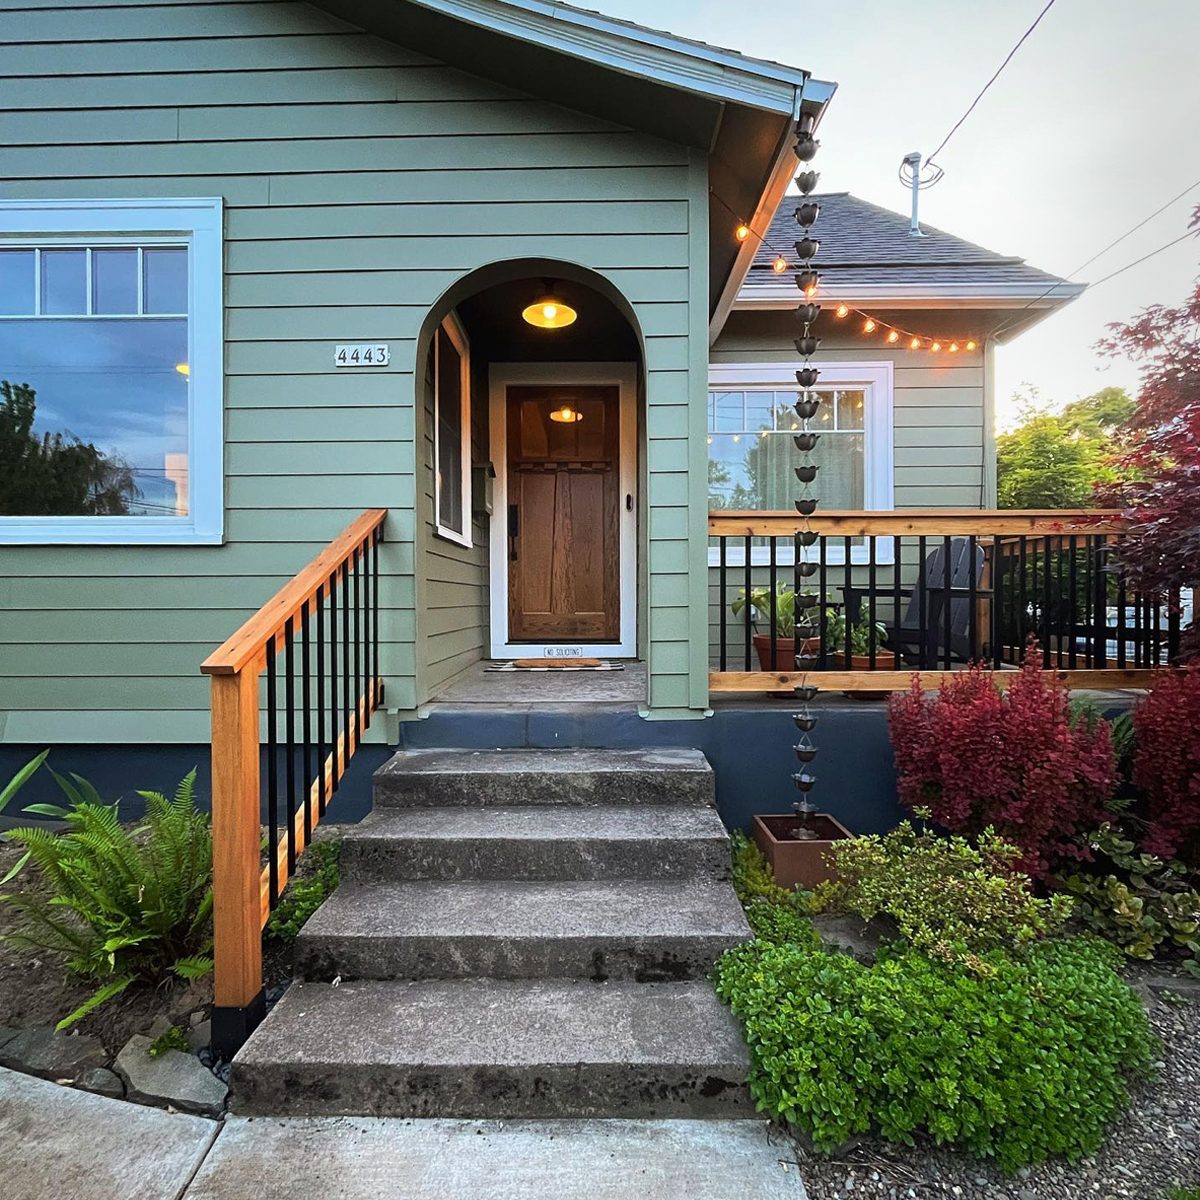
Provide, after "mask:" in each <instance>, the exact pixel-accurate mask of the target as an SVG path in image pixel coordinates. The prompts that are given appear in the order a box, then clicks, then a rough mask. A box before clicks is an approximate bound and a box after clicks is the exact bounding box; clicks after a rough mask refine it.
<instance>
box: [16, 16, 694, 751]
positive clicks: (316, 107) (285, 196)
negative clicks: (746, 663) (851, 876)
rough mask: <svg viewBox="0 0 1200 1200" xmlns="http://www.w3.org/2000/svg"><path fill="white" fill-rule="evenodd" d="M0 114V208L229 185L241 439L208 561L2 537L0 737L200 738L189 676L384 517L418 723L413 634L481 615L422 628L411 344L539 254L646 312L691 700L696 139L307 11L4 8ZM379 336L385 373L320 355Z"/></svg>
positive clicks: (678, 674) (662, 516)
mask: <svg viewBox="0 0 1200 1200" xmlns="http://www.w3.org/2000/svg"><path fill="white" fill-rule="evenodd" d="M25 7H26V6H25V5H22V9H25ZM147 34H152V35H153V36H152V37H148V36H147ZM64 36H65V37H66V38H68V39H69V40H65V41H64V40H63V39H64ZM0 111H2V112H3V120H4V126H3V128H4V136H3V148H2V149H0V177H3V178H4V180H5V184H4V194H5V196H6V197H9V198H13V199H25V198H28V199H34V198H85V199H86V198H104V197H167V196H214V195H215V196H221V197H223V198H224V201H225V204H226V245H225V334H226V341H225V372H226V395H225V403H226V413H225V436H226V455H227V458H226V477H225V505H226V508H225V514H226V542H225V544H224V545H222V546H213V547H161V548H160V547H101V546H81V547H36V546H29V547H17V546H7V547H0V740H4V741H8V742H33V743H50V742H130V741H138V742H196V741H204V740H207V737H208V689H207V684H206V681H205V680H203V679H202V678H201V676H200V675H199V673H198V666H199V663H200V661H201V660H202V659H203V658H204V657H205V655H206V654H207V653H208V652H209V651H210V650H211V649H212V648H213V647H214V646H215V645H217V644H218V643H219V642H220V641H221V640H223V638H224V637H225V636H227V635H228V634H229V633H231V632H232V631H233V630H234V629H236V628H237V626H238V625H239V624H240V623H241V622H242V620H244V619H245V618H246V617H247V616H249V615H250V614H251V613H252V612H253V611H254V610H255V609H256V608H257V607H258V606H259V605H260V604H261V603H262V602H263V601H265V600H266V599H267V598H268V597H269V596H270V595H271V594H272V592H274V591H275V590H276V589H277V588H278V587H279V586H281V585H282V584H283V583H284V582H285V581H286V580H287V578H289V577H290V576H291V575H292V574H293V573H294V572H295V571H296V570H298V569H299V568H300V567H301V566H303V565H304V564H305V563H306V562H307V561H309V560H310V559H311V558H312V557H313V556H314V555H315V554H316V553H317V552H318V551H319V550H320V548H321V547H322V545H323V544H324V543H325V542H326V541H328V539H329V538H331V537H332V536H333V535H335V534H336V533H337V532H338V531H339V530H340V529H342V528H343V527H344V526H345V525H347V524H348V523H349V522H350V521H351V520H352V519H353V518H354V517H355V516H356V515H357V514H358V513H359V512H360V511H361V510H362V509H364V508H366V507H369V506H381V507H386V508H388V509H389V510H390V515H389V518H388V521H387V525H386V529H385V535H386V542H385V544H384V546H383V548H382V555H381V560H380V567H381V580H382V586H381V604H382V614H381V626H382V629H381V641H382V651H383V654H382V666H383V671H384V675H385V682H386V686H387V698H388V699H387V702H388V706H389V707H390V708H396V709H400V710H406V709H411V708H412V707H413V706H414V705H415V703H416V702H417V699H418V692H417V681H416V672H417V669H418V653H417V649H416V647H417V643H418V639H419V638H423V637H425V636H426V635H428V638H429V645H427V646H424V647H423V648H422V651H421V656H422V661H423V662H424V664H425V666H426V667H427V668H429V669H431V670H432V669H434V667H435V664H434V662H433V661H432V655H433V654H434V653H435V650H434V648H433V647H434V645H435V644H436V643H437V642H438V641H439V640H442V641H444V647H443V649H449V647H450V646H451V644H452V643H451V641H450V640H447V639H453V638H455V637H458V638H462V637H464V633H465V634H466V635H467V636H474V635H475V634H474V632H472V631H475V632H478V631H479V629H480V626H479V625H478V624H476V623H475V618H474V617H471V618H470V619H469V621H468V622H467V624H463V625H460V626H458V627H456V628H451V627H450V624H449V622H450V620H451V619H450V618H447V617H444V616H437V617H434V616H433V615H432V614H431V613H430V612H429V611H428V610H420V615H419V616H418V615H417V614H418V609H417V598H418V589H417V577H416V576H417V569H418V568H417V565H418V549H417V547H418V538H417V536H416V535H417V525H418V516H419V514H420V513H421V512H422V509H421V505H422V504H423V503H427V501H426V500H424V499H423V498H422V497H421V496H419V495H418V487H417V483H416V470H415V468H416V464H417V462H418V461H421V456H422V455H423V454H424V453H425V451H424V449H423V448H420V449H419V447H418V442H417V428H416V421H415V416H416V405H415V399H414V393H415V365H416V356H417V353H418V347H417V336H418V332H419V330H420V327H421V323H422V321H423V320H424V318H425V316H426V314H427V313H428V312H429V310H430V309H431V308H432V307H433V306H434V305H435V304H436V302H437V300H438V297H439V296H440V295H442V294H443V293H444V292H445V291H446V290H447V289H448V288H449V287H450V286H451V285H452V284H453V283H454V282H455V281H456V280H458V279H460V278H461V277H462V276H463V275H465V274H466V273H468V272H470V271H472V270H474V269H476V268H478V267H480V266H483V265H486V264H487V263H489V262H493V261H497V260H503V259H512V258H525V257H541V258H559V259H565V260H568V261H570V262H574V263H578V264H581V265H583V266H586V267H589V268H591V269H593V270H595V271H597V272H598V273H600V274H601V275H603V276H604V277H605V278H606V279H607V280H609V281H610V282H611V283H612V284H613V286H614V287H615V288H617V289H618V290H619V291H620V292H621V294H622V295H623V296H624V297H625V298H626V299H627V300H628V302H629V304H630V305H631V307H632V310H633V312H634V314H635V316H636V318H637V321H638V323H639V324H640V326H641V329H642V332H643V334H644V342H645V372H646V378H645V422H646V445H645V455H646V470H647V492H648V507H647V511H646V512H645V514H644V516H645V525H646V535H647V538H648V571H649V589H648V592H649V595H648V599H647V601H646V605H647V611H646V625H647V629H646V630H645V631H644V632H643V637H644V638H645V639H648V640H647V642H646V645H647V656H648V659H649V668H650V696H649V703H650V707H651V709H652V710H653V711H654V713H655V715H659V714H669V713H672V712H694V711H699V710H702V709H703V707H704V705H705V702H706V696H707V694H706V690H705V678H704V671H705V667H706V663H705V647H704V644H703V640H704V639H703V629H704V625H705V619H706V618H705V611H704V588H703V579H704V544H705V539H704V534H703V512H704V507H705V500H704V496H705V488H706V483H705V478H706V477H705V472H704V466H703V449H704V442H703V423H704V394H705V388H706V374H707V362H706V354H705V338H704V331H705V329H706V325H707V311H706V308H707V293H706V288H707V277H706V270H707V263H706V254H707V250H706V247H707V238H708V230H707V176H706V167H705V163H704V159H703V156H698V155H696V154H695V153H694V152H689V151H688V150H687V149H686V148H684V147H681V146H677V145H674V144H671V143H668V142H665V141H659V140H656V139H654V138H651V137H647V136H644V135H642V134H639V133H635V132H632V131H629V130H625V129H621V128H617V127H614V126H611V125H607V124H605V123H604V122H601V121H598V120H596V119H594V118H592V117H589V116H585V115H582V114H578V113H574V112H571V111H568V110H565V109H560V108H555V107H553V106H551V105H548V104H546V103H545V102H544V101H540V100H539V101H535V100H531V99H529V98H528V97H524V96H521V95H519V94H515V93H512V92H509V91H506V90H504V89H502V88H498V87H494V86H492V85H491V84H488V83H486V82H484V81H482V80H480V79H476V78H472V77H470V76H466V75H464V74H461V73H459V72H457V71H454V70H452V69H450V68H448V67H446V66H444V65H442V64H440V63H438V62H436V61H433V60H431V59H428V58H425V57H423V56H421V55H417V54H414V53H411V52H409V51H407V50H405V49H404V48H402V47H399V46H396V45H392V44H390V43H388V42H384V41H381V40H378V39H376V38H374V37H371V36H368V35H366V34H364V33H361V32H358V31H356V30H355V29H354V28H353V27H351V26H348V25H345V24H344V23H342V22H340V21H338V20H336V19H335V18H333V17H330V16H327V15H325V14H323V13H322V12H320V11H318V10H316V9H312V8H309V7H307V6H305V5H303V4H287V3H267V2H263V3H248V4H203V5H191V4H186V3H182V4H165V5H161V6H157V5H142V4H138V5H132V6H129V7H127V8H117V9H113V8H110V7H101V8H97V7H77V8H72V7H70V6H64V5H61V4H56V5H55V6H54V8H53V10H50V9H48V8H47V9H42V8H40V7H39V8H38V10H37V11H33V12H30V11H16V10H15V9H13V8H12V6H11V5H6V6H4V7H0ZM368 339H370V340H376V339H378V340H386V341H388V342H390V344H391V349H392V365H391V366H390V367H389V368H387V369H385V370H380V371H371V372H364V371H335V370H334V368H333V365H332V363H333V344H334V343H335V342H336V341H358V340H368ZM432 557H433V555H432V554H431V552H430V550H429V547H428V546H425V547H424V549H423V551H422V553H421V561H422V562H425V563H430V560H431V559H432ZM453 563H454V560H453V559H452V558H451V557H449V556H443V567H442V568H441V569H444V572H445V573H446V574H450V573H451V572H453V570H454V569H455V568H454V566H453ZM434 573H435V572H434V567H433V566H432V564H430V567H429V580H428V585H429V588H430V590H429V592H428V595H427V599H428V600H429V602H430V603H431V605H433V606H437V605H438V603H439V592H438V589H437V588H436V587H434V586H433V585H434V583H436V584H438V585H441V584H450V585H453V583H454V581H453V580H451V579H445V580H442V579H438V580H436V581H435V580H434V579H433V575H434ZM423 586H425V585H424V584H423ZM476 606H477V601H476V600H471V601H470V603H467V604H464V605H457V606H452V607H459V608H466V609H474V608H475V607H476ZM439 622H445V623H446V624H445V627H441V626H439V624H438V623H439ZM461 649H462V651H463V652H465V651H466V649H467V643H466V641H465V640H464V641H463V642H462V643H461ZM438 652H440V651H438ZM453 657H454V656H453V655H452V654H447V655H446V656H445V657H444V658H441V659H439V660H438V661H439V663H441V664H443V665H444V666H448V665H449V664H450V663H451V660H452V659H453ZM372 734H373V735H376V736H381V734H377V731H376V730H372Z"/></svg>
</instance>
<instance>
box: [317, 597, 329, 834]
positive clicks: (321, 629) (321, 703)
mask: <svg viewBox="0 0 1200 1200" xmlns="http://www.w3.org/2000/svg"><path fill="white" fill-rule="evenodd" d="M316 613H317V816H318V817H323V816H324V815H325V805H326V804H327V803H328V800H329V797H328V796H327V795H326V790H325V789H326V784H325V758H326V753H325V585H324V584H321V583H319V584H317V597H316Z"/></svg>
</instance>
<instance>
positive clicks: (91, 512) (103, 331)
mask: <svg viewBox="0 0 1200 1200" xmlns="http://www.w3.org/2000/svg"><path fill="white" fill-rule="evenodd" d="M186 358H187V322H186V321H182V320H180V321H139V320H137V319H131V320H119V319H117V320H106V321H96V320H90V319H88V318H83V319H81V320H74V321H39V320H29V321H19V320H17V321H0V514H5V515H11V516H104V515H114V514H116V515H130V516H167V517H171V516H185V515H186V514H187V512H188V386H187V379H186V377H185V376H183V375H181V374H180V373H179V372H178V371H177V370H176V369H175V368H176V365H177V364H178V363H182V362H184V361H186Z"/></svg>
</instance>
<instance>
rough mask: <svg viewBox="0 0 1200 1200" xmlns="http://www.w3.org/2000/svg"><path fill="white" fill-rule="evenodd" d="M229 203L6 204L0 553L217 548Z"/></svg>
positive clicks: (0, 220) (0, 239)
mask: <svg viewBox="0 0 1200 1200" xmlns="http://www.w3.org/2000/svg"><path fill="white" fill-rule="evenodd" d="M221 281H222V276H221V201H220V200H216V199H214V200H159V201H146V200H130V201H123V200H119V201H114V200H99V201H69V202H68V201H63V202H59V201H0V543H6V542H7V543H27V544H28V543H65V544H80V543H102V544H122V543H148V544H164V543H187V542H196V543H202V542H209V543H211V542H219V541H220V540H221V536H222V529H223V520H222V516H223V504H222V493H223V472H222V426H223V414H222V408H223V406H222V381H223V355H222V318H221V312H222V306H221V295H222V290H221Z"/></svg>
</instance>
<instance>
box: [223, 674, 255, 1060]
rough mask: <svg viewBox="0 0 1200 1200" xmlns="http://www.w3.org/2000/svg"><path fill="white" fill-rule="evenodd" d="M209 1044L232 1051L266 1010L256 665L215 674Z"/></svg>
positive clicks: (225, 1052)
mask: <svg viewBox="0 0 1200 1200" xmlns="http://www.w3.org/2000/svg"><path fill="white" fill-rule="evenodd" d="M212 829H213V955H214V972H213V1023H212V1037H213V1049H214V1050H215V1051H216V1053H217V1054H218V1055H219V1056H220V1057H222V1058H225V1059H229V1058H232V1057H233V1054H234V1053H235V1052H236V1051H237V1049H238V1047H240V1046H241V1045H242V1043H243V1042H245V1040H246V1038H248V1037H249V1036H250V1034H251V1032H252V1031H253V1030H254V1027H255V1026H256V1025H257V1024H258V1023H259V1021H261V1020H262V1018H263V1015H264V1012H265V996H264V992H263V973H262V901H261V880H262V866H261V861H260V855H259V843H260V840H261V837H260V832H259V744H258V670H257V668H256V666H255V665H251V666H247V667H245V668H243V669H242V670H240V671H235V672H234V673H232V674H229V675H213V676H212Z"/></svg>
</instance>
